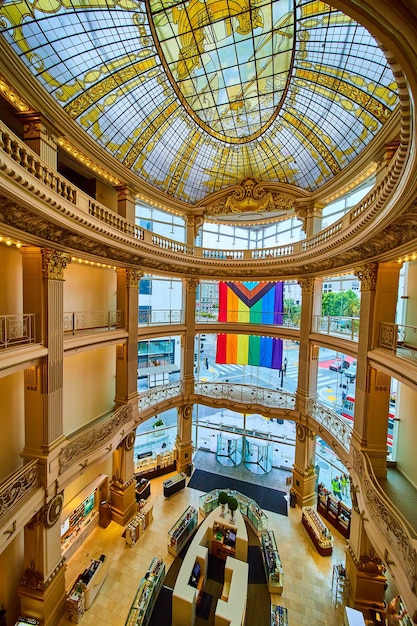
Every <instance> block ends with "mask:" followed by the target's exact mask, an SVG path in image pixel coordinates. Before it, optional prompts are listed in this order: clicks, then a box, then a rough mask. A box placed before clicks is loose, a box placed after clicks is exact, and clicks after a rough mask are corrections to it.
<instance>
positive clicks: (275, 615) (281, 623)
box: [271, 604, 288, 626]
mask: <svg viewBox="0 0 417 626" xmlns="http://www.w3.org/2000/svg"><path fill="white" fill-rule="evenodd" d="M271 626H288V610H287V609H286V608H284V607H283V606H279V605H278V604H272V605H271Z"/></svg>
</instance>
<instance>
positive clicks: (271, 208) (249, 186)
mask: <svg viewBox="0 0 417 626" xmlns="http://www.w3.org/2000/svg"><path fill="white" fill-rule="evenodd" d="M205 206H206V210H205V213H206V215H208V216H209V217H211V216H216V217H218V216H221V215H230V214H234V213H235V214H237V215H238V214H240V215H241V214H245V213H272V212H274V213H281V214H282V217H281V219H284V218H285V219H287V218H288V217H289V216H290V215H295V209H294V200H293V198H290V197H284V196H283V195H282V194H281V193H278V192H276V191H275V192H274V191H267V189H266V188H265V185H262V184H260V183H258V182H257V181H256V180H255V179H254V178H245V179H244V180H243V181H242V182H241V183H240V185H235V186H233V187H232V189H231V190H230V189H229V190H228V191H227V192H226V193H224V194H223V196H222V197H221V198H219V197H216V200H214V201H213V202H209V203H207V204H206V205H205ZM260 217H262V216H260Z"/></svg>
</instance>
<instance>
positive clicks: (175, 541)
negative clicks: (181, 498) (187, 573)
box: [168, 506, 198, 556]
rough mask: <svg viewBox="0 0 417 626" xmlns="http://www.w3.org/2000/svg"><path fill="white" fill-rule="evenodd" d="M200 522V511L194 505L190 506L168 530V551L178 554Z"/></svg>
mask: <svg viewBox="0 0 417 626" xmlns="http://www.w3.org/2000/svg"><path fill="white" fill-rule="evenodd" d="M197 522H198V511H197V509H196V508H194V507H193V506H189V507H188V508H187V509H186V510H185V511H184V513H183V514H182V515H181V517H180V518H179V519H178V520H177V521H176V522H175V524H174V525H173V526H172V528H171V529H170V530H169V531H168V551H169V552H170V553H171V554H173V555H174V556H176V555H177V554H178V553H179V552H180V550H181V548H182V547H183V545H184V544H185V542H186V541H187V539H188V537H189V536H190V535H191V533H192V532H194V530H195V528H196V526H197Z"/></svg>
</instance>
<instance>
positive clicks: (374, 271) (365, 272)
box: [353, 263, 378, 291]
mask: <svg viewBox="0 0 417 626" xmlns="http://www.w3.org/2000/svg"><path fill="white" fill-rule="evenodd" d="M353 273H354V275H355V276H357V277H358V278H359V280H360V281H361V291H375V287H376V280H377V277H378V264H377V263H370V264H369V265H364V266H363V267H357V268H355V270H354V272H353Z"/></svg>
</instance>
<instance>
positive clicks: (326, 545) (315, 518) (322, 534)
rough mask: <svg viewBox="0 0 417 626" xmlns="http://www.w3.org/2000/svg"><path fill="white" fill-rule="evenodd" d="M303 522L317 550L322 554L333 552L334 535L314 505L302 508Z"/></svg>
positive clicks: (326, 554)
mask: <svg viewBox="0 0 417 626" xmlns="http://www.w3.org/2000/svg"><path fill="white" fill-rule="evenodd" d="M301 520H302V523H303V526H304V528H305V529H306V531H307V532H308V534H309V536H310V538H311V540H312V542H313V543H314V545H315V546H316V549H317V552H318V553H319V554H321V555H322V556H329V555H330V554H332V552H333V537H332V536H331V534H330V532H329V529H328V528H327V526H326V524H325V523H324V522H323V520H322V519H321V517H320V516H319V514H318V513H317V511H316V510H315V509H313V507H312V506H305V507H303V508H302V517H301Z"/></svg>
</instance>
